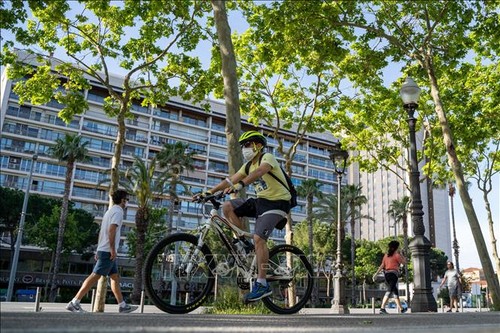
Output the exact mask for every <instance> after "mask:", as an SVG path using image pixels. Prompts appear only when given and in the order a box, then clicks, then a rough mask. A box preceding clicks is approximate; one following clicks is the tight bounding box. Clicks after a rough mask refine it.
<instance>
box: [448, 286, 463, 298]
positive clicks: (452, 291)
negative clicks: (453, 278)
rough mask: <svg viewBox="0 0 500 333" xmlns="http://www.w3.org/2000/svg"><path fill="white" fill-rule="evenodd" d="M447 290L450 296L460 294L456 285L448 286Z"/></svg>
mask: <svg viewBox="0 0 500 333" xmlns="http://www.w3.org/2000/svg"><path fill="white" fill-rule="evenodd" d="M448 292H449V294H450V297H458V295H459V294H460V291H459V288H458V285H456V286H451V287H448Z"/></svg>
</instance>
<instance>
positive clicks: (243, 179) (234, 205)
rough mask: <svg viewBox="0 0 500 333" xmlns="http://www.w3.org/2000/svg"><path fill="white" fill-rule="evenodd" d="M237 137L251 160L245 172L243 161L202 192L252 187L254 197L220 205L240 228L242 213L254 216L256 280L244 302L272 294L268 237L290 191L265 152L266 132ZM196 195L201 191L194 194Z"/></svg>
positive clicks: (283, 216)
mask: <svg viewBox="0 0 500 333" xmlns="http://www.w3.org/2000/svg"><path fill="white" fill-rule="evenodd" d="M238 141H239V143H240V145H241V148H242V153H243V157H244V158H245V160H247V161H250V163H251V164H250V167H249V169H248V173H247V170H246V164H244V165H243V166H242V167H241V168H240V169H239V170H238V171H237V172H236V173H235V174H234V175H232V176H231V177H227V178H226V179H225V180H223V181H222V182H220V183H219V184H217V185H216V186H214V187H213V188H212V189H210V190H208V191H207V192H205V194H203V195H202V196H204V195H210V194H213V193H216V192H219V191H224V193H231V192H238V191H241V190H242V189H243V188H244V187H245V186H248V185H250V184H252V185H253V187H254V188H255V192H256V195H257V198H249V199H246V200H245V199H242V198H236V199H232V200H229V201H226V202H224V204H223V207H222V211H223V213H224V216H225V217H226V218H227V219H228V220H229V221H230V222H231V223H232V224H234V225H235V226H237V227H238V228H240V229H243V222H242V221H241V220H240V218H241V217H252V218H256V221H255V230H254V235H253V240H254V244H255V256H256V258H257V268H258V272H257V281H255V283H254V284H253V286H252V290H251V291H250V293H248V294H246V295H245V296H244V301H245V302H254V301H257V300H260V299H262V298H264V297H267V296H269V295H271V294H272V291H271V288H270V286H269V284H268V283H267V281H266V271H267V270H266V267H267V263H268V261H269V250H268V248H267V239H268V238H269V236H270V235H271V233H272V232H273V230H274V228H275V227H276V225H278V224H281V223H283V222H286V216H287V213H288V212H289V211H290V199H291V194H290V192H289V190H288V188H286V187H285V186H284V185H283V184H286V178H285V175H284V174H283V171H282V169H281V167H280V165H279V164H278V161H277V160H276V158H275V157H274V155H273V154H270V153H265V152H264V148H265V147H266V146H267V140H266V138H265V136H264V135H262V134H261V133H259V132H257V131H247V132H245V133H243V134H242V135H241V136H240V138H239V140H238ZM271 172H272V173H271ZM275 177H278V178H279V179H280V181H278V180H277V179H276V178H275ZM280 182H281V183H280ZM199 197H200V195H197V196H195V198H199Z"/></svg>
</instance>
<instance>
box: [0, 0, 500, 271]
mask: <svg viewBox="0 0 500 333" xmlns="http://www.w3.org/2000/svg"><path fill="white" fill-rule="evenodd" d="M75 4H76V5H77V3H76V2H75ZM228 16H229V20H230V26H231V30H232V31H233V32H239V33H241V32H243V31H244V30H246V28H247V26H248V25H247V24H246V22H245V20H244V19H243V18H242V17H241V15H240V14H239V13H234V12H230V13H229V14H228ZM2 38H5V39H11V38H12V36H9V34H8V33H6V32H5V31H2ZM3 42H4V40H2V45H3ZM205 45H207V47H206V48H204V47H201V48H198V49H197V52H199V53H200V55H201V58H202V59H209V58H210V49H208V47H209V44H208V43H207V44H205ZM55 56H56V57H60V58H64V55H63V54H61V55H58V54H57V52H56V54H55ZM399 68H400V66H398V65H393V64H390V65H389V66H388V70H387V71H385V72H384V82H385V83H386V84H387V86H389V85H391V84H392V83H393V82H395V81H396V80H397V79H399V78H400V77H401V76H402V73H400V72H399ZM1 70H2V73H3V68H2V69H1ZM110 71H111V72H113V73H115V74H124V72H123V70H122V69H120V68H119V67H118V65H117V64H116V65H115V66H112V67H111V68H110ZM499 192H500V174H497V175H495V176H494V178H493V189H492V192H491V193H490V195H489V200H490V204H491V210H492V216H493V221H494V230H495V233H496V234H495V236H496V238H497V239H499V238H500V193H499ZM469 193H470V196H471V198H472V200H473V204H474V208H475V211H476V214H477V216H478V219H479V221H480V224H481V229H482V231H483V236H484V240H485V242H486V245H487V248H488V251H489V252H490V258H491V260H492V263H493V257H492V256H491V241H490V234H489V230H488V223H487V214H486V208H485V204H484V200H483V194H482V192H481V191H479V190H478V189H477V185H476V184H475V183H474V182H472V186H471V188H470V189H469ZM454 208H455V224H456V230H457V240H458V244H459V247H460V249H459V264H460V268H461V269H463V268H468V267H478V268H480V267H481V266H482V265H481V262H480V260H479V256H478V254H477V250H476V244H475V242H474V239H473V236H472V232H471V229H470V226H469V223H468V221H467V217H466V215H465V211H464V209H463V205H462V202H461V200H460V196H459V195H458V193H457V195H455V199H454ZM450 216H451V214H450ZM450 225H451V223H450ZM451 237H452V241H453V235H452V236H451ZM453 260H454V258H453ZM493 265H494V263H493Z"/></svg>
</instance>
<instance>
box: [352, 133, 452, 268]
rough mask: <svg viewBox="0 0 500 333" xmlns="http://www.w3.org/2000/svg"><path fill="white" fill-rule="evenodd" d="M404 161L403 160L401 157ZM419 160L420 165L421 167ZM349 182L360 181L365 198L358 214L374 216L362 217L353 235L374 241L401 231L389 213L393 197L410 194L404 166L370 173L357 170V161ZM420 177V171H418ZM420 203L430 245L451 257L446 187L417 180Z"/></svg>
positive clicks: (419, 134)
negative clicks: (365, 201) (365, 202)
mask: <svg viewBox="0 0 500 333" xmlns="http://www.w3.org/2000/svg"><path fill="white" fill-rule="evenodd" d="M421 134H422V133H418V134H417V146H418V147H420V146H421V142H422V141H421V140H422V135H421ZM400 165H404V161H400ZM421 168H422V164H421V165H420V170H421ZM348 177H349V180H348V183H349V184H359V185H360V186H361V187H362V193H363V195H365V196H366V198H367V199H368V202H367V204H366V205H363V206H362V207H361V215H362V216H369V217H372V218H373V219H368V218H362V219H360V221H359V224H358V225H357V226H356V228H357V229H356V230H355V235H356V238H362V239H367V240H370V241H375V240H378V239H381V238H386V237H391V236H400V235H403V229H402V224H401V223H398V224H395V223H394V222H395V221H394V219H393V218H392V216H390V214H389V213H388V211H389V209H390V205H391V202H392V201H393V200H401V199H402V198H403V197H404V196H408V197H411V193H410V191H409V190H408V188H407V187H406V185H405V184H409V182H410V181H409V175H408V172H407V171H406V170H403V169H398V168H392V169H391V170H390V171H389V170H384V169H379V170H377V171H375V172H373V173H368V172H364V171H361V170H359V168H358V166H357V165H356V164H354V165H352V166H351V170H350V173H349V175H348ZM420 178H421V179H422V178H423V177H422V172H421V177H420ZM420 192H421V199H422V206H423V211H424V216H423V222H424V227H425V236H426V237H427V239H428V240H429V241H430V242H431V244H432V246H433V247H436V248H439V249H441V250H443V251H444V253H445V254H446V255H447V256H448V258H452V249H451V244H452V242H451V220H450V213H449V196H448V191H447V189H446V188H437V187H434V186H432V184H431V183H430V182H428V181H423V182H421V183H420ZM407 222H408V235H409V236H410V237H411V236H413V223H412V220H411V214H409V215H408V219H407Z"/></svg>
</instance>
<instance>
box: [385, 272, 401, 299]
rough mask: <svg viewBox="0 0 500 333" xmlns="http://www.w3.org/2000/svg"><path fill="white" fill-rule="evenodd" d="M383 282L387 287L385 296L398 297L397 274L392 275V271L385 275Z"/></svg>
mask: <svg viewBox="0 0 500 333" xmlns="http://www.w3.org/2000/svg"><path fill="white" fill-rule="evenodd" d="M385 282H386V283H387V285H388V286H389V288H388V289H387V292H386V295H387V296H389V295H390V294H391V293H392V294H393V295H394V297H399V290H398V275H397V273H393V272H392V271H390V272H386V273H385Z"/></svg>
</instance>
